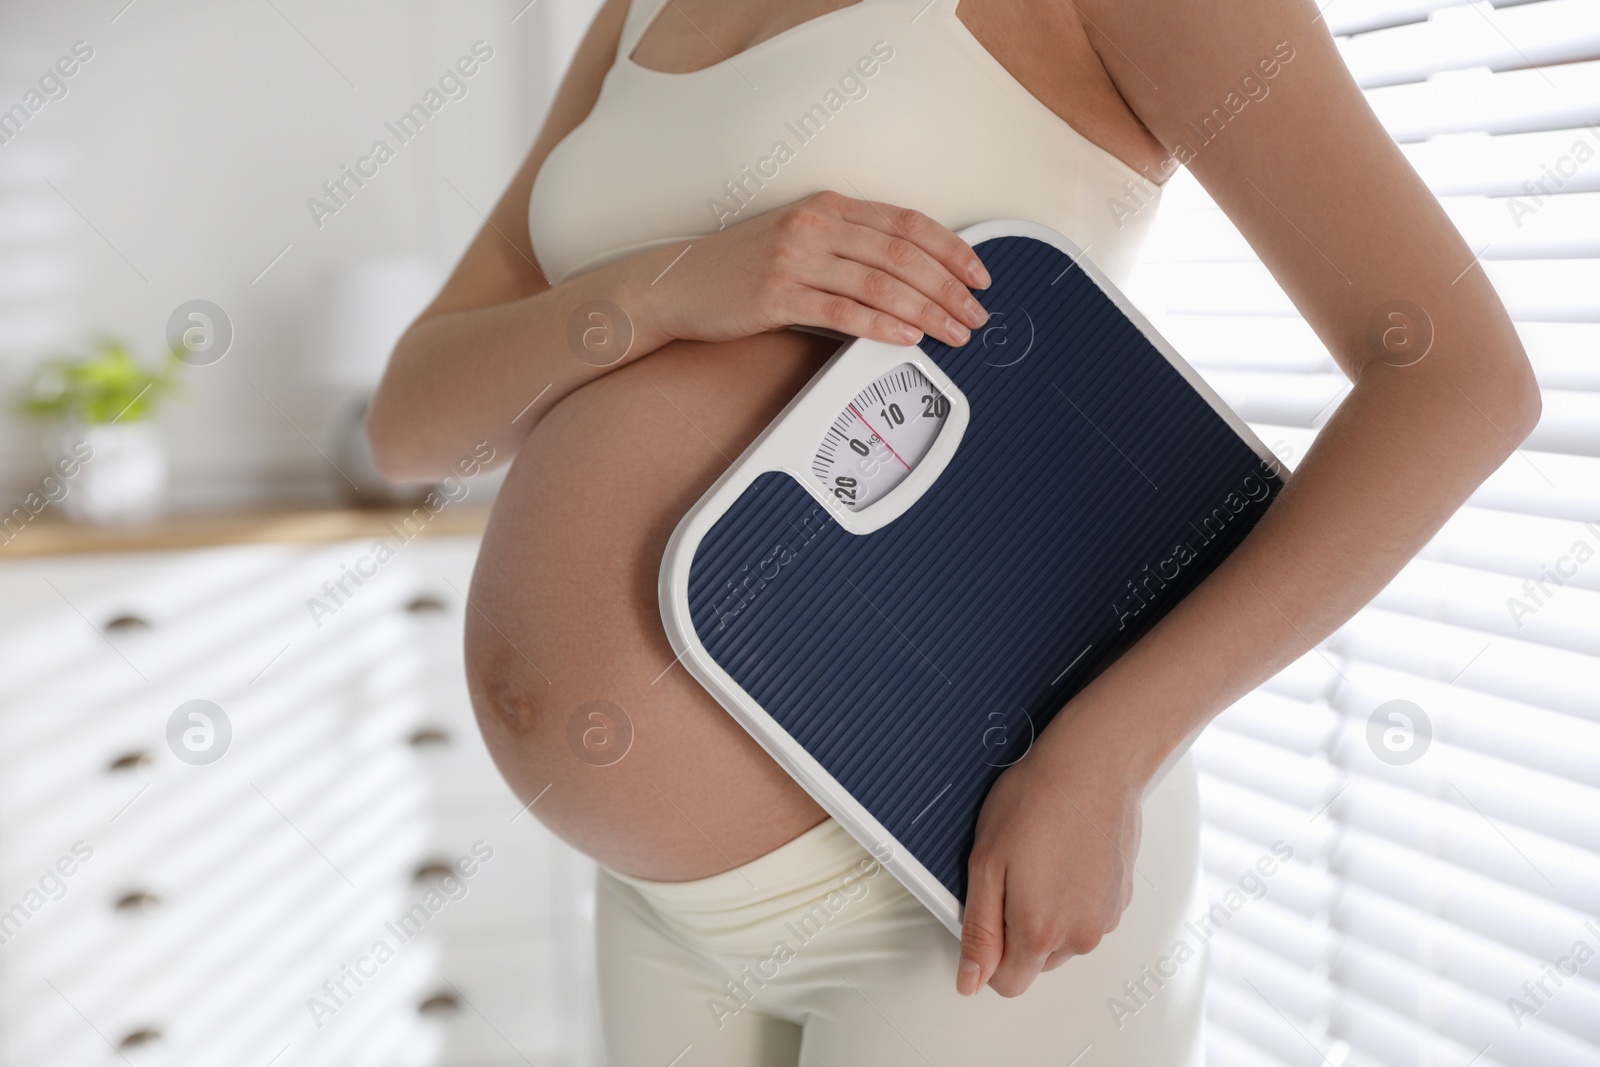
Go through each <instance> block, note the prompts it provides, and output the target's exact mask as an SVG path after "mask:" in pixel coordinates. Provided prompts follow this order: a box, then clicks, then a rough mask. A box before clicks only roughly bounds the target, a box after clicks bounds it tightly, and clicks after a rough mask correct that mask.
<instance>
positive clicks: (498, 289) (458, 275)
mask: <svg viewBox="0 0 1600 1067" xmlns="http://www.w3.org/2000/svg"><path fill="white" fill-rule="evenodd" d="M627 11H628V0H606V2H605V5H604V6H603V7H602V8H601V9H600V11H599V13H598V14H597V15H596V16H595V20H594V22H593V23H592V24H591V25H590V27H589V31H588V32H587V33H586V34H585V35H584V38H583V41H582V43H581V44H579V46H578V51H577V53H576V55H575V56H574V57H573V60H572V66H571V67H569V68H568V69H567V74H566V76H565V77H564V78H563V79H562V81H561V86H560V88H559V89H558V90H557V91H556V96H555V100H554V102H553V103H552V104H551V107H550V113H549V115H548V116H547V117H546V119H545V123H544V126H543V128H542V129H540V131H539V136H538V137H537V138H536V139H535V140H534V142H533V147H532V148H531V149H530V150H529V151H528V155H527V158H526V159H524V160H523V162H522V166H521V167H519V168H518V169H517V173H516V175H515V177H513V178H512V179H511V184H510V185H509V186H508V187H507V188H506V191H505V192H504V193H503V194H501V197H500V200H499V202H498V203H496V204H495V206H494V208H493V209H492V210H491V211H490V212H489V215H488V217H487V218H486V219H485V220H484V224H483V227H482V228H481V229H479V230H478V233H477V236H475V237H474V238H473V239H472V243H471V244H470V245H469V246H468V247H467V251H466V253H465V254H464V255H463V256H462V257H461V261H460V262H459V263H457V264H456V269H455V270H454V271H453V272H452V273H451V275H450V278H449V280H448V281H446V282H445V285H444V288H443V289H441V290H440V292H439V295H438V296H437V297H435V298H434V301H433V303H432V304H430V305H429V306H428V308H427V310H425V311H424V312H423V313H422V315H421V316H420V317H419V318H418V321H419V322H420V321H422V320H423V319H427V318H430V317H432V316H434V315H439V314H443V313H445V312H449V311H463V310H467V309H471V308H480V307H488V306H491V305H494V304H503V303H507V302H509V301H512V300H520V299H522V298H523V297H527V296H533V295H534V294H536V293H540V292H543V291H544V290H546V289H548V288H550V283H549V280H548V279H547V278H546V277H545V275H544V273H543V269H542V267H541V266H540V265H539V263H538V257H537V256H535V255H534V251H533V242H532V241H531V239H530V238H529V236H528V197H529V195H530V194H531V193H532V191H533V181H534V178H536V177H537V176H538V174H539V168H540V167H542V166H543V165H544V161H545V158H546V157H547V156H549V154H550V151H551V149H553V148H554V147H555V146H556V145H557V144H560V143H561V140H562V138H564V137H566V136H567V134H568V133H570V132H572V130H573V128H574V127H576V126H577V125H578V124H579V123H581V122H582V121H583V120H584V119H585V118H586V117H587V116H588V114H589V112H590V110H591V109H592V108H593V107H594V102H595V100H596V99H597V98H598V97H599V95H600V83H601V81H602V80H603V79H604V78H605V74H606V71H607V70H609V69H610V67H611V64H612V62H613V60H614V59H615V57H616V51H617V41H618V38H619V37H620V36H621V34H622V22H623V19H624V18H625V17H626V15H627Z"/></svg>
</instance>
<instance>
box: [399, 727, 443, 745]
mask: <svg viewBox="0 0 1600 1067" xmlns="http://www.w3.org/2000/svg"><path fill="white" fill-rule="evenodd" d="M406 742H407V743H408V744H410V745H411V746H412V747H413V748H432V747H434V746H435V745H448V744H449V743H450V731H448V730H441V729H440V728H439V727H437V726H424V727H421V728H420V729H418V730H417V731H416V732H415V733H413V734H412V735H411V736H410V737H408V738H406Z"/></svg>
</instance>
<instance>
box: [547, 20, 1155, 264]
mask: <svg viewBox="0 0 1600 1067" xmlns="http://www.w3.org/2000/svg"><path fill="white" fill-rule="evenodd" d="M957 3H959V0H932V2H931V3H930V2H929V0H860V2H858V3H856V4H854V5H852V6H850V7H845V8H840V9H838V10H837V11H833V12H830V13H828V14H825V15H821V16H819V17H817V18H814V19H811V20H810V21H808V22H802V23H800V24H799V25H797V26H794V27H792V28H790V29H788V30H785V31H783V32H782V33H779V34H778V35H777V36H775V37H770V38H768V39H766V40H764V41H760V42H758V43H756V44H754V45H752V46H751V47H750V48H748V49H746V50H744V51H742V52H739V53H737V54H736V55H733V56H732V57H730V58H729V59H726V60H723V61H722V62H720V63H716V64H714V65H713V66H710V67H706V68H704V69H702V70H697V71H692V72H689V73H686V74H666V73H662V72H660V71H654V70H650V69H648V68H646V67H642V66H640V65H639V64H637V63H635V62H633V60H631V59H630V58H628V57H629V55H630V54H631V53H632V52H633V49H634V46H635V45H636V44H637V43H638V41H639V38H640V37H641V36H643V35H644V32H645V29H646V28H647V27H648V26H649V25H650V23H651V22H652V21H653V20H654V18H655V16H656V14H657V13H658V12H659V11H660V10H661V9H662V7H664V6H665V0H634V2H633V3H632V6H631V7H630V8H629V9H628V13H627V17H626V19H625V20H624V23H623V27H622V34H621V38H620V40H619V41H618V44H617V58H616V61H615V62H614V63H613V64H612V66H611V69H610V70H609V71H607V72H606V75H605V80H604V82H603V83H602V85H601V88H600V95H599V98H598V99H597V100H596V101H595V105H594V109H593V110H592V111H591V112H590V113H589V116H588V117H587V118H586V119H584V121H583V122H582V123H581V124H579V125H578V126H577V127H576V128H575V129H574V130H573V131H572V132H571V133H569V134H568V135H567V136H566V138H565V139H563V140H562V141H561V142H560V143H559V144H558V145H556V146H555V148H554V150H553V151H551V153H550V155H549V157H548V158H547V159H546V160H545V162H544V165H543V166H542V167H541V168H540V170H539V174H538V177H537V178H536V179H535V181H534V184H533V192H532V194H531V196H530V199H529V205H528V220H529V221H528V228H529V236H530V237H531V239H532V241H533V247H534V249H535V251H536V253H537V255H538V258H539V261H540V263H541V264H542V266H543V267H544V269H545V270H546V271H547V272H548V273H549V277H550V280H551V282H552V283H557V282H560V281H562V280H564V279H566V278H569V277H571V276H572V275H574V274H578V273H581V272H583V271H585V270H589V269H592V268H595V267H599V266H603V265H604V264H606V263H610V262H612V261H615V260H618V259H621V258H623V257H625V256H627V255H630V254H632V253H634V252H638V251H642V250H644V249H647V248H651V247H654V246H657V245H662V244H669V243H672V242H676V241H682V240H687V239H692V238H695V237H700V236H704V235H705V234H708V233H714V232H716V231H717V230H719V229H722V228H724V227H726V226H730V225H733V224H734V223H737V222H742V221H744V220H745V219H748V218H751V217H753V216H755V215H759V214H761V213H763V212H765V211H769V210H771V209H773V208H776V207H781V206H783V205H785V204H789V203H792V202H794V201H796V200H800V199H802V198H804V197H806V196H809V195H810V194H812V193H815V192H819V191H821V190H824V189H832V190H834V191H836V192H839V193H843V194H844V195H846V196H854V197H860V198H864V199H870V200H881V201H887V202H889V203H892V204H897V205H900V206H903V207H911V208H916V209H917V210H919V211H922V212H924V213H926V214H928V215H931V216H932V217H934V218H936V219H938V220H939V221H940V222H942V223H943V224H944V225H946V226H948V227H950V228H951V229H954V230H959V229H961V228H962V227H964V226H968V225H971V224H972V223H975V222H980V221H983V220H985V219H992V218H1022V219H1031V220H1033V221H1036V222H1042V223H1044V224H1045V225H1047V226H1051V227H1054V228H1055V229H1057V230H1059V231H1061V232H1062V233H1064V234H1066V235H1067V236H1068V237H1070V238H1072V239H1073V240H1074V241H1075V242H1077V244H1078V245H1079V247H1081V248H1084V249H1085V250H1086V252H1087V254H1088V256H1089V258H1090V259H1092V260H1094V262H1095V263H1097V264H1098V265H1099V266H1100V267H1101V269H1102V270H1104V271H1105V272H1106V273H1107V274H1108V275H1109V276H1110V277H1111V278H1112V280H1113V281H1116V282H1118V283H1123V282H1125V281H1126V280H1127V276H1128V273H1129V272H1130V271H1131V269H1132V267H1133V263H1134V259H1135V256H1136V255H1137V253H1138V249H1139V245H1140V243H1141V242H1142V240H1143V239H1144V235H1145V232H1146V231H1147V230H1148V229H1149V226H1150V223H1151V221H1152V218H1153V216H1154V215H1155V211H1156V205H1157V203H1158V202H1159V194H1160V187H1159V186H1157V185H1155V184H1154V183H1153V182H1151V181H1149V180H1147V179H1146V178H1145V176H1144V175H1142V174H1140V173H1139V172H1138V171H1137V170H1134V169H1133V168H1132V167H1130V166H1128V165H1127V164H1125V163H1123V162H1122V161H1121V160H1120V159H1118V158H1117V157H1116V156H1114V155H1112V154H1111V153H1110V152H1107V151H1106V150H1105V149H1103V148H1101V147H1100V146H1098V145H1096V144H1094V143H1093V142H1092V141H1089V140H1088V139H1087V138H1085V137H1084V136H1083V135H1081V134H1079V133H1078V132H1077V131H1076V130H1074V129H1073V128H1072V127H1071V126H1069V125H1067V123H1066V122H1064V121H1062V119H1061V118H1060V117H1058V116H1057V115H1056V114H1055V113H1054V112H1053V111H1051V110H1050V109H1049V108H1048V107H1046V106H1045V105H1044V104H1042V103H1041V102H1040V101H1039V100H1038V99H1037V98H1036V97H1034V96H1033V94H1032V93H1030V92H1029V91H1028V90H1027V89H1026V88H1024V87H1023V86H1022V85H1021V84H1020V83H1019V82H1017V81H1016V79H1014V78H1013V77H1012V76H1011V74H1010V73H1009V72H1008V71H1007V70H1006V69H1005V68H1004V67H1003V66H1001V64H1000V62H999V61H998V60H996V59H995V58H994V57H993V56H992V55H990V54H989V52H988V50H987V49H985V48H984V47H983V45H982V44H981V43H980V42H979V41H978V39H977V38H976V37H974V36H973V35H972V34H971V32H970V31H969V30H968V29H967V28H966V26H965V24H963V23H962V22H961V20H960V19H958V18H957V17H956V5H957Z"/></svg>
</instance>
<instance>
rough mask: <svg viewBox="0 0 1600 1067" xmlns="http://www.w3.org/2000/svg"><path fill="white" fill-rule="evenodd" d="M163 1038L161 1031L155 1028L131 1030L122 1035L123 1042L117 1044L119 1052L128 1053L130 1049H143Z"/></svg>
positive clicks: (147, 1027)
mask: <svg viewBox="0 0 1600 1067" xmlns="http://www.w3.org/2000/svg"><path fill="white" fill-rule="evenodd" d="M161 1036H162V1035H161V1031H160V1030H158V1029H156V1028H155V1027H153V1026H146V1027H141V1028H140V1029H138V1030H130V1031H128V1032H127V1033H126V1034H123V1035H122V1040H121V1041H118V1042H117V1049H118V1051H126V1050H128V1049H130V1048H143V1047H144V1046H145V1045H152V1044H154V1043H155V1042H157V1041H160V1040H161Z"/></svg>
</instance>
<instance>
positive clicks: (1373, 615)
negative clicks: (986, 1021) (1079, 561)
mask: <svg viewBox="0 0 1600 1067" xmlns="http://www.w3.org/2000/svg"><path fill="white" fill-rule="evenodd" d="M1324 18H1325V19H1326V20H1327V23H1328V25H1329V27H1330V28H1331V29H1332V31H1333V33H1334V34H1335V35H1336V36H1337V38H1338V40H1339V44H1340V47H1341V50H1342V51H1343V54H1344V57H1345V60H1346V62H1347V63H1348V64H1349V66H1350V68H1351V70H1352V71H1353V72H1354V73H1355V75H1356V78H1357V80H1358V81H1359V82H1360V84H1361V85H1362V87H1363V88H1364V89H1365V90H1366V92H1367V96H1368V99H1369V100H1370V101H1371V103H1372V106H1373V108H1374V110H1375V111H1376V112H1377V114H1378V116H1379V117H1380V119H1381V120H1382V121H1383V122H1384V124H1385V126H1387V128H1388V129H1389V130H1390V132H1391V133H1392V134H1393V136H1394V137H1395V139H1396V140H1397V141H1399V142H1400V144H1401V147H1402V149H1403V150H1404V151H1405V153H1406V155H1407V156H1408V157H1409V158H1410V160H1411V162H1412V164H1413V165H1414V166H1415V167H1416V168H1417V170H1418V171H1419V173H1421V175H1422V176H1423V178H1424V179H1425V180H1426V181H1427V183H1428V185H1429V186H1430V187H1431V188H1432V189H1433V190H1434V192H1435V193H1436V194H1437V195H1438V196H1439V197H1440V199H1441V201H1442V202H1443V204H1444V206H1445V208H1446V210H1447V211H1448V212H1449V214H1450V216H1451V217H1452V219H1454V220H1455V222H1456V225H1457V226H1458V227H1459V228H1460V230H1461V232H1462V233H1463V235H1464V236H1465V238H1466V240H1467V242H1468V244H1469V245H1470V246H1471V247H1472V249H1473V250H1474V251H1475V252H1479V254H1480V259H1481V262H1482V264H1483V266H1484V269H1485V270H1486V271H1487V272H1488V275H1489V277H1490V279H1491V280H1492V281H1493V283H1494V285H1495V287H1496V288H1497V290H1498V291H1499V292H1500V294H1501V296H1502V298H1503V299H1504V300H1505V302H1506V305H1507V307H1508V308H1509V309H1510V311H1511V314H1512V317H1513V318H1514V319H1515V320H1516V323H1517V326H1518V330H1519V332H1520V333H1521V336H1522V339H1523V342H1524V344H1525V346H1526V348H1527V350H1528V353H1529V355H1530V357H1531V358H1532V360H1533V363H1534V367H1535V369H1536V371H1537V373H1538V376H1539V380H1540V383H1541V386H1542V388H1543V391H1544V417H1543V420H1542V421H1541V423H1540V425H1539V427H1538V428H1537V429H1536V430H1535V431H1534V433H1533V435H1532V436H1531V437H1530V438H1529V439H1528V440H1527V441H1526V442H1525V445H1524V448H1523V449H1522V450H1520V451H1519V452H1518V453H1517V454H1516V455H1514V456H1512V457H1511V459H1510V460H1508V461H1507V462H1506V464H1505V465H1504V466H1503V467H1502V468H1501V469H1500V470H1499V471H1498V472H1497V473H1495V474H1494V475H1493V476H1492V477H1491V478H1490V479H1489V480H1488V482H1487V483H1486V484H1485V485H1484V486H1483V487H1482V488H1481V489H1480V490H1479V491H1478V492H1477V493H1476V494H1474V496H1473V497H1472V499H1471V500H1470V501H1469V502H1468V504H1467V506H1466V507H1464V508H1463V509H1462V510H1461V511H1460V512H1459V513H1458V514H1457V515H1456V516H1455V517H1454V518H1452V519H1451V520H1450V522H1449V523H1448V524H1447V525H1446V526H1445V527H1444V529H1443V530H1441V531H1440V533H1439V534H1438V536H1436V537H1435V538H1434V539H1433V540H1432V541H1431V542H1430V543H1429V544H1428V546H1427V547H1426V548H1425V549H1424V550H1423V551H1422V552H1421V553H1420V555H1419V556H1418V558H1417V559H1416V560H1414V561H1413V562H1412V563H1410V564H1409V565H1408V566H1407V567H1406V568H1405V569H1404V570H1403V571H1402V572H1401V573H1400V574H1399V576H1398V577H1397V578H1396V579H1395V580H1394V581H1393V582H1392V583H1391V584H1390V585H1389V586H1388V588H1387V589H1385V590H1384V591H1383V592H1382V593H1381V594H1380V595H1379V596H1378V597H1377V598H1376V599H1375V600H1374V601H1373V603H1372V604H1371V605H1370V606H1368V607H1367V608H1366V609H1364V610H1363V611H1361V612H1360V613H1359V614H1358V615H1357V616H1356V617H1355V618H1354V619H1353V620H1352V621H1351V622H1350V623H1349V624H1348V625H1346V626H1345V627H1343V628H1342V629H1341V630H1340V631H1339V632H1338V633H1336V634H1335V635H1333V636H1332V637H1331V638H1329V639H1328V640H1327V641H1326V642H1324V643H1323V644H1322V646H1321V647H1320V648H1319V649H1317V650H1315V651H1314V652H1312V653H1310V654H1308V655H1306V656H1305V657H1303V658H1302V659H1301V660H1300V661H1299V662H1297V663H1296V664H1294V665H1293V666H1292V667H1291V668H1289V669H1288V670H1285V671H1284V672H1283V673H1282V674H1280V675H1279V676H1278V677H1276V678H1274V679H1273V680H1272V681H1271V682H1269V683H1268V684H1267V685H1265V686H1263V687H1262V688H1261V689H1260V690H1258V691H1257V692H1255V693H1253V694H1251V695H1250V696H1248V697H1247V698H1245V699H1244V700H1241V701H1240V702H1239V703H1238V704H1237V705H1235V706H1234V707H1232V708H1230V709H1229V710H1227V711H1226V712H1224V713H1223V714H1222V715H1221V716H1220V717H1219V718H1218V719H1217V721H1216V723H1215V724H1214V725H1213V726H1212V727H1211V728H1210V729H1209V730H1207V731H1206V733H1205V734H1204V735H1203V736H1202V738H1201V739H1200V741H1199V742H1198V743H1197V745H1196V748H1195V752H1196V756H1197V759H1198V762H1199V765H1200V768H1201V771H1202V785H1201V789H1202V800H1203V805H1204V812H1205V821H1206V822H1205V831H1204V838H1203V855H1204V862H1205V868H1206V876H1207V887H1206V888H1207V897H1208V900H1207V903H1208V904H1210V903H1213V902H1216V901H1220V900H1222V899H1223V897H1224V895H1225V893H1226V891H1227V890H1229V889H1240V888H1241V879H1244V880H1245V883H1244V886H1243V890H1242V891H1241V892H1240V893H1238V894H1236V895H1235V896H1234V897H1232V898H1231V899H1233V900H1234V901H1242V903H1241V904H1240V906H1238V907H1237V908H1229V909H1228V910H1229V912H1230V915H1229V918H1228V921H1227V922H1226V924H1225V925H1224V927H1223V929H1222V931H1221V932H1220V933H1218V934H1217V935H1216V936H1215V937H1214V939H1212V940H1211V942H1210V955H1211V987H1210V1004H1209V1043H1210V1062H1211V1064H1212V1065H1213V1067H1267V1065H1294V1067H1299V1065H1313V1064H1323V1063H1326V1064H1329V1065H1330V1067H1341V1065H1349V1067H1379V1065H1381V1067H1418V1065H1423V1064H1427V1065H1438V1067H1466V1065H1468V1064H1469V1063H1470V1064H1472V1065H1473V1067H1496V1065H1503V1067H1514V1065H1528V1067H1534V1065H1537V1067H1580V1065H1584V1067H1591V1065H1600V4H1597V3H1595V2H1594V0H1537V2H1533V3H1522V4H1501V5H1498V6H1491V5H1489V4H1487V3H1478V4H1450V3H1448V0H1446V2H1445V3H1440V2H1439V0H1332V2H1331V3H1330V4H1329V5H1328V6H1327V7H1326V9H1325V12H1324ZM1269 106H1270V105H1269ZM1164 199H1165V200H1166V206H1165V207H1164V209H1163V216H1162V221H1161V223H1160V225H1158V227H1157V228H1156V230H1155V231H1154V233H1153V234H1152V237H1151V240H1150V243H1149V245H1148V246H1147V248H1146V260H1147V262H1146V263H1145V264H1144V265H1143V267H1142V268H1141V274H1140V279H1139V284H1140V286H1141V290H1140V293H1141V299H1142V300H1144V301H1145V302H1146V303H1147V305H1149V306H1151V307H1152V308H1153V309H1154V312H1155V315H1156V318H1157V322H1158V325H1159V326H1160V327H1161V328H1162V329H1163V331H1164V332H1166V333H1167V334H1168V336H1169V337H1171V338H1172V340H1173V342H1174V343H1175V344H1176V345H1177V347H1178V348H1179V350H1180V351H1182V352H1184V353H1185V354H1186V355H1187V356H1188V357H1189V358H1190V360H1191V361H1192V362H1194V363H1195V364H1196V366H1197V367H1198V368H1199V369H1200V370H1201V372H1202V373H1203V374H1204V375H1205V377H1206V378H1207V379H1208V380H1209V381H1210V382H1211V383H1212V384H1213V386H1214V387H1215V388H1216V389H1217V390H1218V391H1219V392H1220V393H1221V394H1222V395H1223V397H1224V398H1225V399H1226V400H1227V401H1228V402H1229V403H1230V404H1231V405H1233V407H1234V408H1235V409H1236V410H1237V411H1239V413H1240V414H1241V415H1242V416H1244V418H1245V419H1246V420H1248V421H1249V422H1250V423H1251V424H1252V425H1253V426H1254V428H1255V430H1256V432H1257V434H1259V435H1260V436H1261V437H1262V439H1263V440H1264V441H1265V442H1266V443H1267V444H1268V445H1271V446H1273V447H1274V448H1275V449H1276V450H1278V451H1280V453H1281V454H1283V455H1285V457H1286V458H1287V459H1288V460H1289V461H1290V463H1291V465H1292V463H1293V460H1294V459H1295V458H1298V457H1299V456H1300V455H1302V454H1303V453H1304V451H1305V448H1306V446H1307V444H1309V442H1310V441H1311V440H1312V438H1314V437H1315V435H1316V433H1317V431H1318V429H1319V428H1320V426H1321V425H1322V424H1323V423H1324V422H1325V421H1326V419H1327V418H1328V416H1329V415H1330V414H1331V413H1332V411H1333V410H1334V408H1335V406H1336V401H1337V400H1338V399H1340V398H1341V397H1342V396H1343V395H1344V393H1345V392H1346V391H1347V390H1348V383H1347V382H1346V380H1345V379H1344V377H1343V375H1342V374H1341V373H1340V372H1339V370H1338V368H1337V367H1336V366H1335V364H1334V363H1333V361H1332V359H1330V358H1329V356H1328V354H1327V352H1326V350H1325V349H1324V348H1323V347H1322V345H1321V344H1320V342H1319V341H1318V340H1317V339H1316V337H1315V336H1314V335H1313V334H1312V332H1311V330H1310V329H1309V327H1307V326H1306V325H1305V323H1304V322H1303V321H1301V320H1300V319H1299V317H1298V316H1297V315H1296V313H1295V311H1294V309H1293V307H1292V306H1291V304H1290V303H1289V301H1288V299H1287V297H1286V296H1285V295H1284V294H1283V292H1282V290H1281V289H1279V287H1278V286H1277V285H1276V284H1275V283H1274V282H1273V281H1272V279H1271V277H1270V276H1269V275H1268V273H1267V271H1266V269H1265V268H1264V267H1263V266H1262V265H1261V264H1260V262H1259V261H1257V260H1256V258H1255V257H1254V256H1253V255H1252V254H1251V251H1250V249H1249V246H1248V245H1246V243H1245V242H1244V240H1243V238H1242V237H1240V236H1239V234H1238V232H1237V231H1236V230H1234V229H1233V227H1232V226H1231V225H1230V224H1229V222H1228V221H1227V219H1226V217H1225V216H1223V215H1222V213H1221V212H1220V211H1219V210H1218V209H1217V208H1216V206H1215V205H1214V204H1213V203H1212V202H1211V201H1210V200H1209V198H1208V197H1207V196H1206V195H1205V193H1204V192H1203V191H1202V190H1201V189H1200V187H1199V186H1198V184H1197V183H1195V182H1194V180H1193V179H1192V178H1191V177H1189V175H1188V174H1187V173H1186V172H1180V173H1179V174H1178V175H1177V176H1176V177H1174V179H1173V180H1172V182H1171V184H1170V187H1169V189H1168V191H1167V193H1166V194H1165V197H1164ZM1280 841H1281V842H1284V843H1285V844H1286V845H1287V846H1288V847H1291V848H1292V849H1293V850H1294V859H1293V860H1292V861H1291V862H1289V863H1287V864H1283V865H1282V866H1275V865H1270V864H1269V865H1268V866H1272V867H1273V869H1274V873H1273V874H1271V875H1270V876H1260V875H1258V876H1257V877H1255V878H1247V877H1246V876H1247V875H1248V872H1250V871H1251V870H1252V869H1253V868H1254V865H1255V863H1256V861H1257V860H1258V859H1259V858H1260V857H1262V856H1264V855H1267V856H1270V855H1271V849H1272V846H1273V844H1274V843H1276V842H1280ZM1258 886H1259V889H1258Z"/></svg>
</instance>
